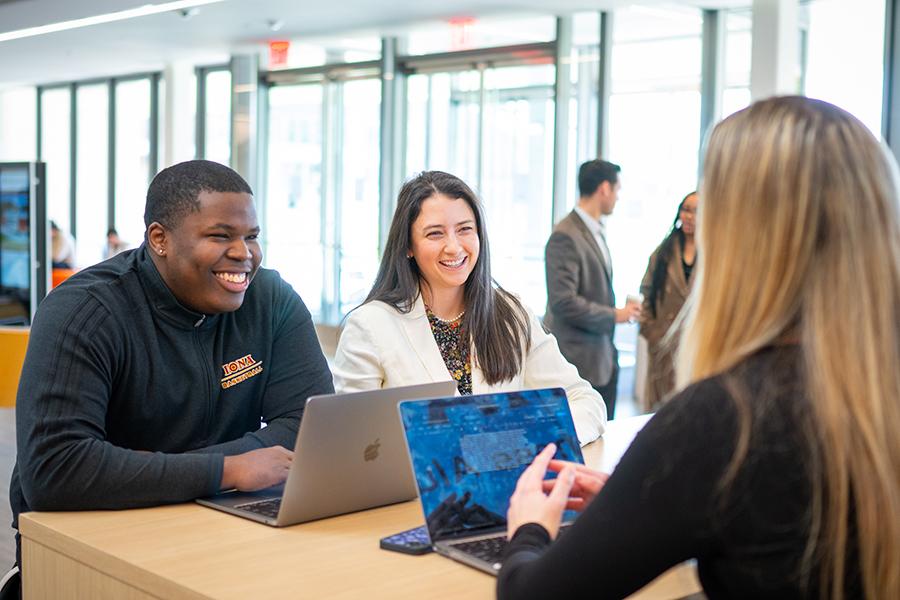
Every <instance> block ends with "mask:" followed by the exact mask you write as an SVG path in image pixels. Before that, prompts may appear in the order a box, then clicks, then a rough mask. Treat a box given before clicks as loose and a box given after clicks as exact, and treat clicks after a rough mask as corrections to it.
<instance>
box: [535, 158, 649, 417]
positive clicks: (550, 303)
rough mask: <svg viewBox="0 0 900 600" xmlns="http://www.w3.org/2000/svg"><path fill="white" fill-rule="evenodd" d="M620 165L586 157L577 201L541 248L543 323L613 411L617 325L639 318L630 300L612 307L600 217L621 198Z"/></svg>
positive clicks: (609, 267) (612, 413) (616, 382)
mask: <svg viewBox="0 0 900 600" xmlns="http://www.w3.org/2000/svg"><path fill="white" fill-rule="evenodd" d="M619 171H621V168H620V167H619V165H617V164H613V163H611V162H609V161H605V160H600V159H596V160H589V161H587V162H586V163H584V164H582V165H581V167H579V169H578V194H579V198H578V204H577V205H576V206H575V208H574V209H573V210H572V212H570V213H569V214H568V215H566V216H565V217H564V218H563V219H562V220H561V221H560V222H559V223H557V224H556V227H554V228H553V233H552V234H551V235H550V239H548V240H547V246H546V248H545V249H544V257H545V263H544V265H545V273H546V279H547V311H546V313H545V314H544V325H546V327H547V329H548V330H550V332H551V333H552V334H553V335H555V336H556V339H557V340H559V349H560V350H561V351H562V353H563V356H565V357H566V360H568V361H569V362H570V363H572V364H573V365H575V367H576V368H577V369H578V374H579V375H581V376H582V377H584V378H585V379H587V380H588V381H589V382H590V383H591V385H592V386H593V387H594V389H595V390H597V392H599V393H600V395H601V396H603V401H604V402H605V403H606V414H607V415H608V417H609V418H610V419H612V418H614V417H615V415H616V396H617V395H618V390H617V387H618V385H619V352H618V350H617V349H616V346H615V343H614V342H613V335H614V334H615V330H616V324H618V323H626V322H628V321H631V320H633V319H636V318H638V317H639V316H640V312H641V304H640V302H636V301H633V300H631V299H629V300H627V301H626V302H625V305H624V306H623V307H622V308H616V294H615V291H614V290H613V284H612V278H613V272H612V267H613V265H612V257H611V256H610V253H609V246H607V245H606V225H605V224H604V222H603V221H602V219H603V218H604V217H607V216H609V215H611V214H612V212H613V210H614V209H615V207H616V202H618V200H619V188H620V187H621V184H620V182H619Z"/></svg>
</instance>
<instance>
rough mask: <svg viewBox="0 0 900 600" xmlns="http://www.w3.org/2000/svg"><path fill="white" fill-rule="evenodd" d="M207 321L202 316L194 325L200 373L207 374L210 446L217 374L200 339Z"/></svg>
mask: <svg viewBox="0 0 900 600" xmlns="http://www.w3.org/2000/svg"><path fill="white" fill-rule="evenodd" d="M205 321H206V315H202V316H201V317H200V320H198V321H197V322H196V323H194V345H195V346H196V348H197V358H198V360H199V361H200V372H201V373H205V374H206V378H205V379H206V426H205V427H204V437H205V438H206V444H207V445H208V444H209V438H210V435H211V428H212V420H213V412H214V406H213V394H214V390H215V386H214V380H215V373H214V371H213V369H212V367H211V366H210V358H211V357H208V356H206V352H205V349H204V348H203V342H202V340H201V338H200V326H201V325H203V323H204V322H205Z"/></svg>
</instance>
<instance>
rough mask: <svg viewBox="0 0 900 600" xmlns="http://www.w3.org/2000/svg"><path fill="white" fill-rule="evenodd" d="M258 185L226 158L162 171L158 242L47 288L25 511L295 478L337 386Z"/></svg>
mask: <svg viewBox="0 0 900 600" xmlns="http://www.w3.org/2000/svg"><path fill="white" fill-rule="evenodd" d="M251 194H252V192H251V190H250V187H249V186H248V185H247V183H246V182H245V181H244V180H243V179H242V178H241V176H240V175H238V174H237V173H235V172H234V171H232V170H231V169H229V168H228V167H225V166H222V165H219V164H217V163H213V162H208V161H190V162H185V163H180V164H177V165H175V166H173V167H169V168H168V169H165V170H163V171H161V172H160V173H159V174H158V175H157V176H156V177H155V178H154V179H153V182H152V183H151V184H150V188H149V190H148V192H147V205H146V210H145V213H144V222H145V224H146V226H147V231H146V238H145V241H144V243H143V244H142V245H141V246H140V247H139V248H137V249H135V250H130V251H126V252H123V253H122V254H120V255H118V256H116V257H115V258H113V259H111V260H109V261H106V262H103V263H100V264H98V265H95V266H93V267H89V268H87V269H85V270H83V271H81V272H79V273H77V274H76V275H74V276H73V277H72V278H70V279H69V280H68V281H66V282H65V283H64V284H63V285H61V286H60V287H59V288H57V289H56V290H54V291H53V292H52V293H51V294H50V295H49V296H47V298H46V299H45V300H44V301H43V302H42V303H41V305H40V308H39V309H38V311H37V315H36V317H35V320H34V325H33V327H32V329H31V338H30V341H29V345H28V352H27V354H26V357H25V364H24V366H23V369H22V376H21V382H20V385H19V391H18V396H17V400H16V402H17V404H16V432H17V438H18V457H17V462H16V467H15V469H14V471H13V475H12V482H11V483H10V499H11V504H12V510H13V518H14V522H13V527H16V523H17V520H18V515H19V513H21V512H25V511H29V510H42V511H47V510H81V509H118V508H132V507H140V506H150V505H156V504H163V503H170V502H184V501H188V500H192V499H194V498H197V497H201V496H208V495H211V494H215V493H216V492H218V491H220V490H223V489H228V488H237V489H240V490H256V489H261V488H266V487H269V486H272V485H275V484H279V483H282V482H283V481H284V479H285V478H286V476H287V472H288V468H289V466H290V463H291V459H292V455H291V452H290V451H289V450H287V449H286V448H289V449H293V445H294V441H295V438H296V435H297V428H298V426H299V423H300V418H301V416H302V414H303V407H304V403H305V401H306V398H307V397H308V396H312V395H314V394H325V393H330V392H332V391H333V387H332V381H331V373H330V372H329V371H328V366H327V364H326V362H325V358H324V356H323V355H322V351H321V350H320V348H319V343H318V341H317V339H316V334H315V331H314V329H313V323H312V320H311V319H310V314H309V311H307V309H306V307H305V306H304V304H303V302H302V301H301V300H300V297H299V296H297V294H296V293H295V292H294V290H293V289H292V288H291V287H290V286H289V285H288V284H287V283H285V282H284V281H283V280H282V279H281V278H280V277H279V275H278V273H276V272H275V271H271V270H268V269H263V268H260V266H259V265H260V262H261V260H262V253H261V252H260V247H259V242H258V241H257V237H258V235H259V226H258V224H257V220H256V210H255V208H254V205H253V197H252V196H251ZM261 421H262V422H265V424H266V425H267V426H265V427H260V422H261ZM17 537H18V536H17ZM28 567H29V565H27V564H26V565H24V568H25V569H27V568H28Z"/></svg>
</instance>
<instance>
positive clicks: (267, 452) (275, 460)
mask: <svg viewBox="0 0 900 600" xmlns="http://www.w3.org/2000/svg"><path fill="white" fill-rule="evenodd" d="M293 459H294V453H293V452H291V451H290V450H287V449H285V448H282V447H281V446H272V447H270V448H259V449H258V450H251V451H250V452H245V453H243V454H238V455H237V456H226V457H225V466H224V468H223V469H222V489H223V490H230V489H232V488H235V489H238V490H241V491H243V492H253V491H256V490H262V489H265V488H267V487H272V486H273V485H278V484H279V483H284V480H285V479H287V475H288V471H289V470H290V468H291V461H292V460H293Z"/></svg>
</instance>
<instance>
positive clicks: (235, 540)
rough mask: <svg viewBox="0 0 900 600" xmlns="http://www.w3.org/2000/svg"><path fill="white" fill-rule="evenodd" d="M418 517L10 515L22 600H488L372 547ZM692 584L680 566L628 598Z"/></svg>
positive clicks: (443, 561) (400, 509)
mask: <svg viewBox="0 0 900 600" xmlns="http://www.w3.org/2000/svg"><path fill="white" fill-rule="evenodd" d="M645 421H646V419H645V418H640V417H638V418H634V419H622V420H621V421H614V422H612V423H611V424H610V425H611V426H610V429H609V432H608V433H607V436H606V438H607V439H606V442H604V441H602V440H601V441H598V442H595V443H593V444H591V445H589V446H588V447H586V448H585V459H586V462H587V463H588V464H590V465H593V466H599V467H601V468H603V469H604V470H609V469H610V468H611V467H612V466H613V465H614V463H615V461H616V460H617V458H618V456H617V455H621V452H622V451H624V448H625V447H627V444H628V442H629V441H630V439H631V437H633V435H634V433H635V432H636V431H637V429H639V428H640V426H642V425H643V423H644V422H645ZM620 423H621V424H620ZM604 445H606V446H607V450H608V451H609V452H604ZM422 521H423V517H422V512H421V508H420V507H419V503H418V502H417V501H413V502H405V503H402V504H395V505H392V506H386V507H382V508H376V509H372V510H367V511H362V512H357V513H352V514H348V515H343V516H338V517H333V518H330V519H323V520H321V521H314V522H311V523H305V524H301V525H295V526H293V527H285V528H274V527H268V526H266V525H262V524H259V523H255V522H252V521H248V520H246V519H242V518H240V517H235V516H232V515H229V514H226V513H222V512H219V511H215V510H211V509H208V508H205V507H202V506H199V505H197V504H179V505H174V506H163V507H157V508H147V509H138V510H123V511H88V512H57V513H28V514H24V515H22V516H21V518H20V523H19V524H20V530H21V533H22V538H23V563H24V565H25V568H24V570H23V575H24V586H25V588H24V589H25V597H26V598H27V599H32V598H35V599H37V598H54V599H61V600H65V599H68V598H72V599H74V598H97V599H101V600H102V599H106V598H110V599H112V598H116V599H123V598H124V599H129V600H137V599H145V598H165V599H172V600H178V599H182V598H183V599H193V598H216V599H220V598H221V599H239V598H240V599H245V598H322V597H328V598H360V597H365V598H429V599H431V598H492V597H493V596H494V586H495V579H494V578H493V577H491V576H489V575H486V574H484V573H481V572H480V571H476V570H475V569H471V568H469V567H466V566H464V565H462V564H459V563H457V562H454V561H452V560H449V559H447V558H444V557H441V556H438V555H436V554H429V555H425V556H408V555H405V554H398V553H395V552H387V551H384V550H380V549H379V548H378V540H379V539H380V538H382V537H384V536H386V535H389V534H392V533H396V532H398V531H401V530H403V529H409V528H412V527H415V526H417V525H419V524H421V523H422ZM699 589H700V586H699V583H698V581H697V578H696V573H695V569H694V567H693V566H692V565H690V564H687V563H686V564H683V565H680V566H678V567H675V568H674V569H672V570H670V571H669V572H667V573H665V574H664V575H662V576H661V577H660V578H658V579H657V580H655V581H654V582H652V583H651V584H650V585H648V586H647V587H645V588H644V589H643V590H641V591H640V592H638V594H637V595H636V596H635V597H639V598H647V599H657V598H658V599H663V598H667V599H668V598H681V597H684V596H687V595H689V594H692V593H695V592H697V591H699Z"/></svg>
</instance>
